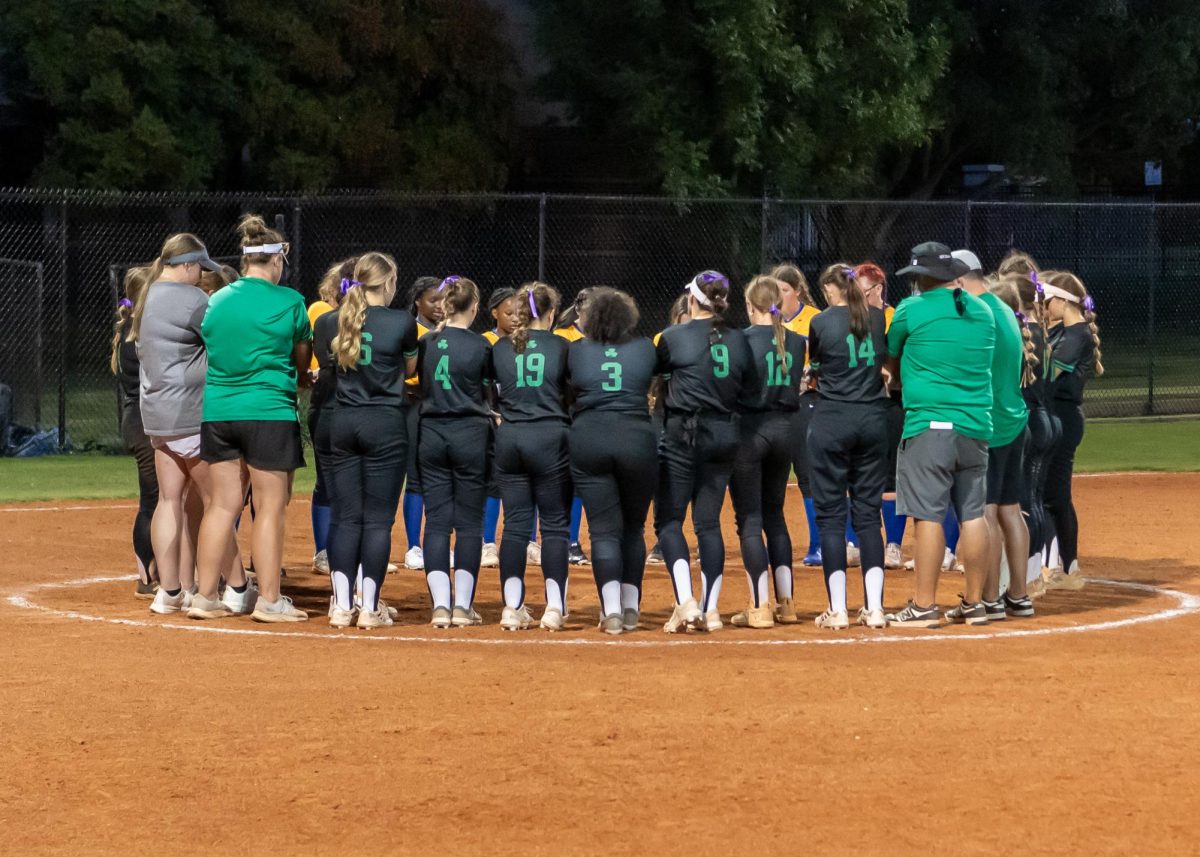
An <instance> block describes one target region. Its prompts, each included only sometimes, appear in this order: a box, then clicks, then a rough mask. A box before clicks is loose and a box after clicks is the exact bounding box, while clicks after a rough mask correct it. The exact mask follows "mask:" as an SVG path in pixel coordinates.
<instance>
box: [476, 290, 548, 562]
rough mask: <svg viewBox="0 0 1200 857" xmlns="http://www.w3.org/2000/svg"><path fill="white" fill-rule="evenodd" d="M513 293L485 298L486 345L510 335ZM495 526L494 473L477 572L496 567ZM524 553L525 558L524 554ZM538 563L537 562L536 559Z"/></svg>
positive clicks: (497, 504)
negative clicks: (488, 327) (488, 326)
mask: <svg viewBox="0 0 1200 857" xmlns="http://www.w3.org/2000/svg"><path fill="white" fill-rule="evenodd" d="M516 293H517V290H516V289H513V288H509V287H508V286H505V287H504V288H500V289H496V290H494V291H493V292H492V294H491V295H490V296H489V297H488V312H490V313H491V315H492V321H493V323H494V326H493V327H492V329H491V330H486V331H484V333H483V338H484V339H486V340H487V341H488V344H489V345H495V344H496V343H497V342H499V341H500V339H501V337H504V336H508V335H509V334H510V333H512V332H513V328H514V326H515V325H516V320H517V315H516V308H515V305H514V301H513V300H512V298H513V296H515V295H516ZM536 517H537V516H536V513H535V515H534V518H535V520H534V528H533V530H534V532H537V522H536ZM499 523H500V487H499V486H498V485H497V484H496V479H495V473H493V474H492V481H491V482H489V483H488V496H487V502H486V503H485V504H484V507H483V558H482V559H481V560H480V567H481V568H495V567H496V566H498V565H499V564H500V550H499V547H498V546H497V545H496V527H497V526H498V525H499ZM539 550H540V548H539ZM526 553H527V554H528V551H527V552H526ZM538 561H539V562H540V561H541V558H540V557H539V559H538Z"/></svg>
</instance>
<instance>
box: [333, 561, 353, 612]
mask: <svg viewBox="0 0 1200 857" xmlns="http://www.w3.org/2000/svg"><path fill="white" fill-rule="evenodd" d="M329 577H330V582H331V583H332V584H333V601H334V603H335V604H337V606H338V607H340V608H341V609H342V610H350V609H352V608H353V607H354V598H353V593H351V592H350V575H348V574H346V572H344V571H333V572H330V575H329Z"/></svg>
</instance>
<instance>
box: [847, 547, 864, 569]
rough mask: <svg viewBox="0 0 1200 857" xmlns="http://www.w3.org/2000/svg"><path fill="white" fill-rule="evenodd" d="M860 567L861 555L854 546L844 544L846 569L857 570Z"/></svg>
mask: <svg viewBox="0 0 1200 857" xmlns="http://www.w3.org/2000/svg"><path fill="white" fill-rule="evenodd" d="M860 565H862V554H860V553H859V551H858V547H857V546H856V545H852V544H850V542H846V568H857V567H858V566H860Z"/></svg>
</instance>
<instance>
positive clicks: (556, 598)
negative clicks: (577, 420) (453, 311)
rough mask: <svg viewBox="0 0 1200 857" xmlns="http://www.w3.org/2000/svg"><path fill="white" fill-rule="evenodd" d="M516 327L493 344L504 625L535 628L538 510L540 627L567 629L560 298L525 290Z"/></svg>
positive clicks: (545, 290)
mask: <svg viewBox="0 0 1200 857" xmlns="http://www.w3.org/2000/svg"><path fill="white" fill-rule="evenodd" d="M515 300H516V303H517V307H516V315H517V318H516V326H515V329H514V330H513V332H512V333H511V334H510V335H509V336H506V337H504V338H503V339H501V340H499V341H498V342H497V343H496V344H495V345H493V346H492V351H491V357H492V377H493V378H494V379H495V385H496V386H495V389H496V397H497V399H498V401H499V406H500V417H501V422H500V425H499V427H498V428H497V429H496V453H495V455H496V458H495V467H496V481H497V483H499V485H500V496H501V498H502V500H503V502H504V538H503V540H502V542H501V544H500V582H501V588H502V590H503V593H504V610H503V615H502V616H501V619H500V627H501V628H503V629H504V630H506V631H520V630H524V629H526V628H528V627H530V626H531V625H532V624H533V617H532V616H531V615H530V613H529V608H528V607H527V606H526V604H525V563H526V555H527V550H528V548H527V546H528V544H529V540H530V537H531V536H532V535H533V519H534V512H535V510H537V511H539V512H540V513H541V526H542V574H543V575H544V577H545V583H546V610H545V612H544V613H543V614H542V618H541V622H540V624H541V626H542V627H543V628H545V629H546V630H547V631H561V630H562V629H563V617H564V616H565V615H566V612H567V608H566V602H565V595H566V587H567V545H568V531H569V528H570V507H571V474H570V464H569V461H568V454H567V423H568V421H567V409H566V406H565V405H564V402H563V396H564V393H565V390H566V373H567V348H568V343H567V341H566V340H565V339H563V338H562V337H560V336H555V335H554V332H553V324H554V315H555V313H556V312H557V310H558V303H559V296H558V292H557V291H555V290H554V289H553V288H551V287H550V286H548V285H546V284H545V283H537V282H535V283H529V284H527V285H525V286H522V287H521V289H520V290H519V291H518V292H517V296H516V298H515Z"/></svg>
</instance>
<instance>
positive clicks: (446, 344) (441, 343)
mask: <svg viewBox="0 0 1200 857" xmlns="http://www.w3.org/2000/svg"><path fill="white" fill-rule="evenodd" d="M449 347H450V343H449V342H447V341H446V340H444V339H439V340H438V348H440V349H442V350H443V351H445V350H446V349H447V348H449Z"/></svg>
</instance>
